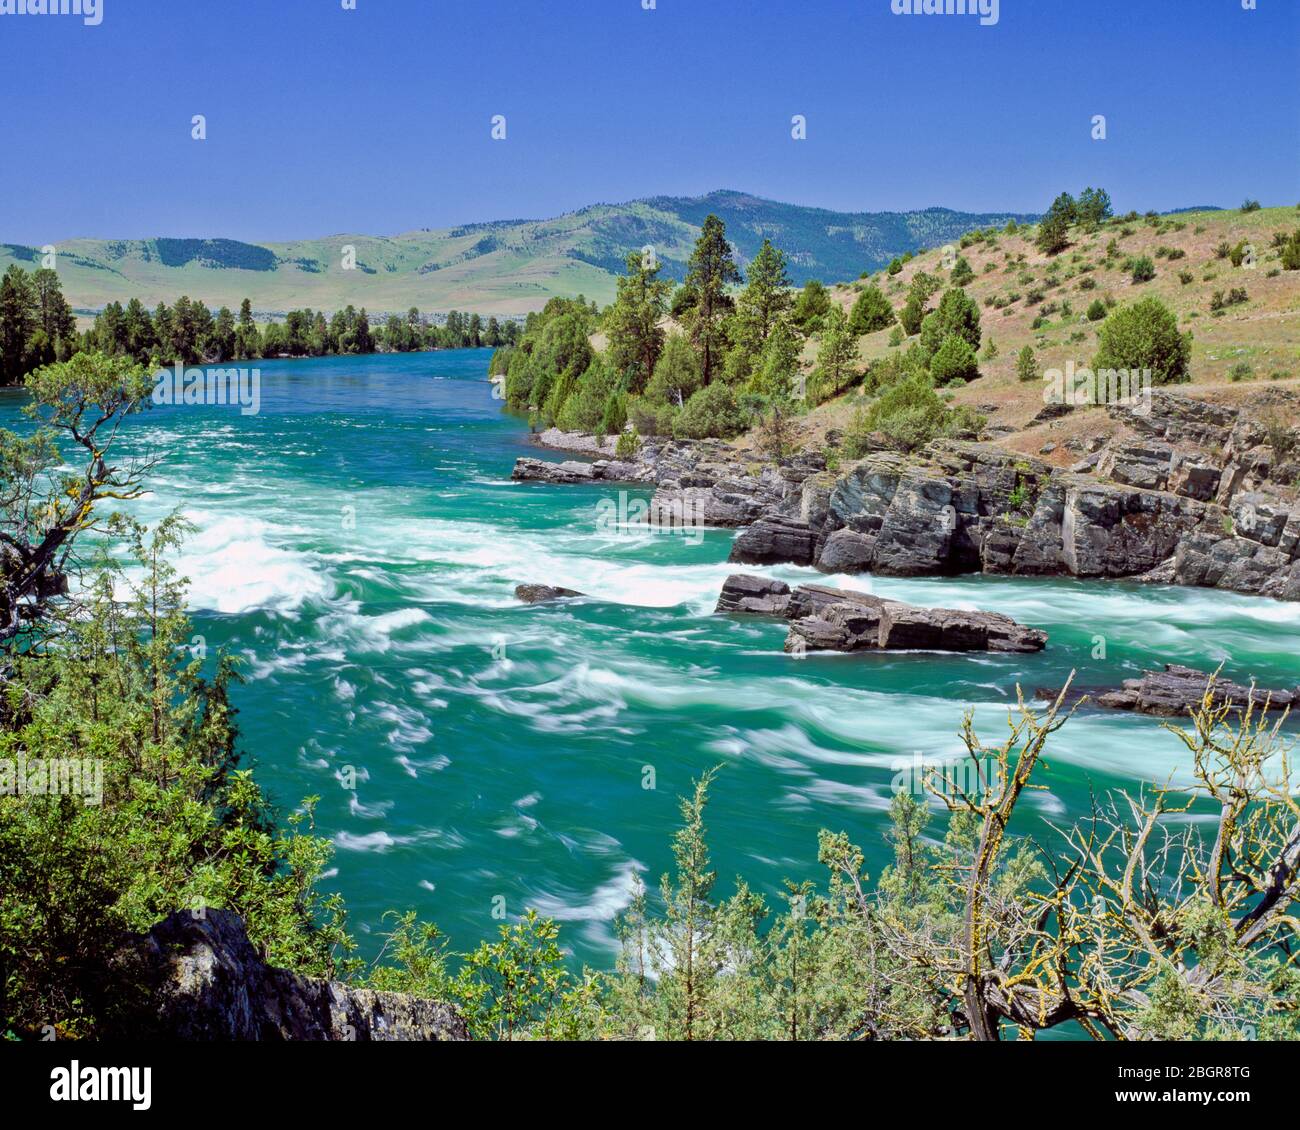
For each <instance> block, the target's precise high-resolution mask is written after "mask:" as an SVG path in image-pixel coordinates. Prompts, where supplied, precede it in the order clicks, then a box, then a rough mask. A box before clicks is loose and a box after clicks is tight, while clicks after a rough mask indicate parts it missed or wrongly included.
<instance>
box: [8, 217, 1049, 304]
mask: <svg viewBox="0 0 1300 1130" xmlns="http://www.w3.org/2000/svg"><path fill="white" fill-rule="evenodd" d="M710 212H716V213H717V214H718V215H719V216H721V217H722V219H723V220H724V221H726V224H727V231H728V234H729V236H730V237H731V240H732V241H733V243H734V244H735V246H736V251H737V257H738V259H739V261H740V263H741V265H742V267H743V265H744V264H745V263H746V262H747V261H748V260H749V259H750V258H751V257H752V256H753V255H754V254H755V253H756V252H757V250H758V248H759V246H760V244H761V243H762V241H763V239H764V238H769V239H771V240H772V241H773V242H774V243H776V244H777V245H778V246H779V247H781V249H782V250H783V251H785V252H786V254H787V256H788V258H789V262H790V274H791V277H792V279H793V280H794V281H795V282H796V283H799V284H802V283H803V282H805V281H807V280H808V279H810V278H820V279H823V280H824V281H827V282H834V281H846V280H849V279H854V278H856V277H857V276H858V275H860V274H861V273H862V272H864V271H871V270H875V269H877V268H879V267H881V266H883V265H884V264H885V263H887V262H888V261H889V260H890V259H892V258H893V257H894V256H895V255H898V254H901V253H902V252H904V251H913V250H916V249H918V248H921V247H929V246H934V245H935V244H938V243H943V242H946V241H948V240H952V239H956V238H957V237H959V236H960V235H961V234H962V233H963V232H966V231H969V230H970V229H972V228H975V227H982V226H986V225H989V224H1002V223H1005V222H1006V220H1007V219H1008V218H1010V217H1011V215H1012V214H1011V213H996V214H993V213H970V212H954V211H951V210H949V209H946V208H929V209H926V210H924V211H916V212H833V211H829V210H827V209H823V208H806V207H802V206H800V205H795V204H782V203H778V202H776V201H772V200H764V199H762V198H761V197H757V196H750V195H746V194H744V193H739V192H714V193H710V194H709V195H708V196H700V197H690V198H686V197H655V198H652V199H648V200H639V201H633V202H631V203H627V204H596V205H593V206H591V207H588V208H583V209H582V210H580V211H578V212H573V213H570V214H568V215H564V216H558V217H555V218H554V219H549V220H503V221H496V222H492V223H481V224H468V225H465V226H463V227H456V228H447V229H442V230H437V231H430V230H422V231H413V232H405V233H403V234H401V235H394V236H367V235H348V234H340V235H334V236H328V237H325V238H321V239H310V240H297V241H293V242H289V243H267V244H250V243H241V242H239V241H236V240H230V239H215V238H214V239H162V238H160V239H147V240H98V239H69V240H66V241H64V242H61V243H59V244H57V248H58V251H59V255H60V258H59V276H60V279H61V281H62V284H63V290H64V293H65V295H66V296H67V298H68V301H69V302H71V303H72V305H73V307H74V308H75V309H77V310H79V311H89V310H98V309H100V308H102V307H103V306H104V305H105V303H108V302H111V301H114V300H119V301H126V300H127V299H129V298H133V297H134V298H139V299H141V300H142V301H143V302H145V303H146V304H147V305H150V306H152V305H154V304H156V303H158V302H159V301H167V302H171V301H173V300H174V299H175V298H176V297H177V296H178V295H181V294H188V295H189V296H190V297H192V298H197V299H201V300H202V301H204V302H205V303H207V304H208V305H209V306H210V307H214V308H215V307H217V306H221V305H227V306H232V307H233V306H234V305H235V304H237V303H238V302H239V301H240V300H241V299H243V298H245V297H247V298H249V299H251V300H252V303H253V306H254V308H255V309H256V310H257V311H258V312H259V313H262V314H276V313H283V312H284V311H286V310H289V309H295V308H299V307H303V306H310V307H314V308H318V309H326V310H334V309H339V308H341V307H343V306H345V305H347V304H348V303H353V304H355V305H357V306H365V307H367V308H368V309H369V310H370V311H371V312H372V313H381V312H387V311H405V310H406V309H407V308H409V307H411V306H418V307H419V308H420V309H422V310H426V311H440V310H442V311H445V310H450V309H462V310H465V309H472V310H476V311H479V312H481V313H484V314H489V313H492V314H522V313H525V312H527V311H529V310H534V309H537V308H539V307H540V306H541V305H542V304H543V303H545V301H546V299H547V298H550V297H551V296H553V295H562V296H567V297H572V296H575V295H578V294H585V295H586V296H587V297H589V298H595V299H597V300H599V301H601V302H607V301H609V300H610V299H611V298H612V297H613V294H614V278H615V276H616V275H618V274H621V273H622V271H623V263H624V259H625V258H626V256H627V253H628V252H629V251H632V250H635V249H639V248H641V247H643V246H645V245H646V244H653V245H654V247H655V249H656V251H657V253H658V255H659V257H660V259H661V260H662V262H663V263H664V266H665V273H666V274H668V275H670V276H672V277H674V278H681V277H683V275H684V274H685V267H686V261H687V259H688V257H689V256H690V251H691V247H692V245H693V244H694V242H695V239H696V236H697V235H698V234H699V224H700V223H701V222H702V221H703V219H704V217H705V216H707V215H708V214H709V213H710ZM1015 218H1016V219H1018V220H1024V219H1030V218H1032V217H1027V216H1024V215H1019V214H1017V215H1016V217H1015ZM345 246H352V247H354V248H355V249H356V269H355V270H344V269H342V256H343V248H344V247H345ZM38 259H39V251H37V250H36V249H35V248H31V247H24V246H21V245H16V244H0V272H3V271H4V270H5V269H7V268H8V266H9V264H10V263H18V264H19V265H21V266H24V267H28V268H30V267H32V266H33V265H37V261H38Z"/></svg>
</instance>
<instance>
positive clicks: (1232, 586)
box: [515, 390, 1300, 600]
mask: <svg viewBox="0 0 1300 1130" xmlns="http://www.w3.org/2000/svg"><path fill="white" fill-rule="evenodd" d="M1284 392H1285V390H1269V392H1268V393H1265V394H1261V397H1260V399H1265V398H1266V397H1267V396H1268V395H1272V396H1273V399H1277V398H1278V397H1279V396H1281V395H1282V394H1283V393H1284ZM1270 403H1271V401H1270ZM1279 403H1280V401H1279ZM1049 407H1050V406H1049ZM1106 411H1107V412H1108V413H1109V414H1110V416H1111V417H1112V420H1113V422H1112V423H1109V424H1107V425H1106V426H1107V428H1109V430H1110V431H1111V432H1116V433H1117V434H1115V435H1111V436H1109V438H1107V437H1095V439H1096V442H1095V443H1094V444H1093V445H1091V446H1092V447H1093V448H1094V451H1093V454H1092V455H1090V456H1089V458H1088V459H1086V460H1084V461H1082V462H1080V463H1078V464H1076V466H1075V467H1074V468H1072V469H1071V470H1061V469H1059V468H1057V467H1054V466H1053V465H1052V464H1050V463H1048V462H1046V461H1044V460H1041V459H1035V458H1030V457H1026V456H1023V455H1019V454H1016V453H1014V452H1009V451H1006V450H1003V449H1001V448H999V447H996V446H993V445H991V444H986V443H975V442H970V441H963V440H956V439H943V440H937V441H935V442H934V443H932V444H930V445H929V446H928V447H927V448H925V449H924V450H923V451H921V452H919V453H917V454H915V455H911V456H905V455H901V454H899V453H897V452H890V451H877V452H873V453H871V454H869V455H868V456H867V457H866V458H864V459H860V460H858V461H856V462H854V463H851V464H848V465H847V466H845V467H843V468H841V469H839V470H838V471H836V472H834V473H832V472H830V471H828V470H827V469H826V464H825V460H824V458H823V457H822V456H821V455H819V454H816V453H805V454H802V455H799V456H796V457H794V458H791V459H786V460H783V461H782V462H781V463H780V464H778V465H772V464H770V463H766V464H761V465H748V464H745V463H742V462H741V460H740V457H739V456H738V455H737V453H736V451H735V450H734V449H732V448H731V447H729V446H727V445H726V444H722V443H719V442H716V441H699V442H691V443H682V442H677V441H670V440H654V441H645V442H644V443H643V444H642V447H641V449H640V450H639V451H638V453H637V457H636V461H635V462H634V463H632V464H621V465H619V464H614V463H612V462H610V461H608V460H600V461H597V462H595V463H591V464H578V463H574V462H566V463H559V464H543V463H541V462H540V461H538V460H529V459H521V460H520V461H519V464H518V465H517V466H516V468H515V477H516V478H537V479H543V480H545V481H550V482H591V481H600V480H602V479H603V480H607V481H612V480H613V479H614V478H618V479H619V480H620V481H626V482H646V483H654V484H656V486H657V489H656V492H655V497H654V500H653V501H652V503H651V510H652V512H653V513H658V512H659V511H662V512H663V513H664V514H665V515H667V516H668V517H669V518H670V519H672V520H673V524H678V522H677V520H676V519H675V517H674V516H677V515H686V516H689V518H690V519H691V524H698V525H704V526H722V527H739V528H740V533H739V534H738V536H737V537H736V540H735V542H734V544H733V546H732V550H731V556H730V560H732V561H734V562H736V563H738V564H746V565H772V564H779V563H791V564H797V565H811V566H815V567H816V568H818V569H820V570H821V571H823V572H826V573H831V574H836V573H849V574H852V573H859V572H871V573H876V574H880V575H888V576H901V577H912V576H932V575H939V576H942V575H956V574H961V573H977V572H979V573H989V574H1004V575H1012V576H1072V577H1096V578H1115V579H1118V578H1132V579H1135V580H1143V581H1148V582H1156V581H1159V582H1162V583H1168V584H1183V585H1199V586H1208V587H1214V588H1220V589H1225V590H1230V591H1233V592H1240V593H1247V594H1251V595H1261V596H1270V597H1276V598H1279V599H1282V600H1300V502H1297V500H1296V496H1295V495H1296V492H1295V490H1294V484H1295V482H1296V481H1297V480H1300V466H1294V467H1293V465H1292V464H1290V463H1288V462H1286V461H1285V460H1281V459H1279V458H1278V457H1277V456H1276V453H1275V452H1273V450H1272V448H1271V446H1270V443H1272V442H1276V435H1274V436H1273V440H1271V441H1270V442H1265V441H1266V437H1267V435H1268V434H1269V429H1267V428H1265V427H1264V426H1263V425H1262V424H1261V423H1260V422H1259V420H1258V419H1257V418H1255V417H1254V416H1252V415H1251V414H1249V413H1247V412H1243V411H1242V410H1240V409H1237V408H1231V407H1223V406H1220V405H1214V404H1207V403H1204V402H1202V401H1197V400H1194V399H1192V398H1191V397H1188V396H1185V395H1181V394H1179V393H1174V392H1170V391H1167V390H1157V391H1155V392H1153V393H1152V395H1151V397H1150V400H1149V402H1146V403H1137V404H1115V405H1110V406H1108V407H1107V409H1106ZM1116 423H1117V424H1119V425H1122V426H1121V427H1118V428H1117V427H1116V426H1115V425H1116ZM1272 430H1273V432H1274V433H1275V432H1276V427H1273V429H1272ZM1292 430H1293V431H1295V429H1292ZM1296 441H1297V442H1296V449H1297V450H1300V433H1298V434H1297V435H1296ZM1282 446H1283V449H1285V446H1286V445H1285V444H1283V445H1282ZM1287 475H1290V476H1291V477H1290V479H1287V478H1286V477H1285V476H1287ZM683 524H685V523H683Z"/></svg>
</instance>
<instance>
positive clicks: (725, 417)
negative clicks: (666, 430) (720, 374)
mask: <svg viewBox="0 0 1300 1130" xmlns="http://www.w3.org/2000/svg"><path fill="white" fill-rule="evenodd" d="M744 430H745V416H744V413H742V412H741V410H740V405H739V404H738V403H737V402H736V395H735V393H734V392H733V391H732V390H731V388H730V387H728V386H727V385H724V384H721V383H719V382H717V381H715V382H714V383H713V384H711V385H706V386H705V387H704V388H702V389H700V390H699V392H697V393H694V394H693V395H692V396H691V398H690V399H689V400H688V401H687V402H686V404H685V406H684V407H683V408H682V410H681V412H680V413H679V414H678V416H677V420H676V422H675V424H674V426H673V434H674V435H676V436H677V437H678V438H681V439H707V438H710V437H713V436H717V437H720V438H722V439H730V438H731V437H732V436H737V435H739V434H740V433H741V432H743V431H744Z"/></svg>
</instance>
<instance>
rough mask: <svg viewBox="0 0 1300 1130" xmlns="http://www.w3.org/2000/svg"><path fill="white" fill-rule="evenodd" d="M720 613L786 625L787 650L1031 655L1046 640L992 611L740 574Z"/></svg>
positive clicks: (726, 590) (727, 587)
mask: <svg viewBox="0 0 1300 1130" xmlns="http://www.w3.org/2000/svg"><path fill="white" fill-rule="evenodd" d="M717 611H718V612H721V613H729V614H733V615H734V614H748V615H759V616H782V617H785V618H786V619H788V620H790V631H789V634H788V635H787V636H786V641H785V650H786V651H789V652H792V653H796V654H802V653H804V652H807V651H998V652H1033V651H1041V650H1042V649H1043V648H1044V647H1046V646H1047V634H1046V633H1045V632H1040V631H1038V630H1036V629H1034V628H1026V627H1024V626H1022V625H1021V624H1018V623H1016V621H1014V620H1012V619H1011V618H1010V617H1008V616H1002V615H1000V614H999V613H996V612H962V611H957V610H955V609H949V608H916V607H913V606H912V605H910V604H904V603H902V602H901V601H895V600H882V599H880V598H879V597H876V596H872V595H870V594H869V593H861V592H850V591H847V590H844V589H834V588H829V587H827V586H824V585H801V586H800V587H799V588H796V589H793V590H792V589H791V588H790V586H789V585H786V584H784V583H783V582H781V581H772V580H768V579H766V578H764V577H755V576H753V575H751V574H748V573H737V574H735V575H733V576H731V577H728V578H727V581H726V583H725V584H724V585H723V586H722V593H721V595H720V596H719V598H718V606H717Z"/></svg>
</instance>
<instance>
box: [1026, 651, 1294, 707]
mask: <svg viewBox="0 0 1300 1130" xmlns="http://www.w3.org/2000/svg"><path fill="white" fill-rule="evenodd" d="M1211 685H1212V690H1213V703H1214V705H1215V706H1216V707H1222V706H1232V707H1234V708H1236V709H1238V710H1243V709H1245V707H1246V706H1247V705H1248V704H1250V703H1252V702H1253V703H1254V705H1255V708H1256V709H1259V710H1265V709H1267V710H1289V709H1291V708H1292V707H1295V706H1300V688H1296V689H1294V690H1272V691H1270V690H1264V689H1261V688H1258V687H1254V688H1252V687H1243V686H1241V685H1240V684H1238V683H1234V682H1232V681H1231V680H1229V679H1223V678H1216V677H1215V676H1214V675H1212V674H1209V673H1208V672H1205V671H1196V670H1193V669H1192V668H1191V667H1180V666H1179V665H1178V664H1176V663H1168V664H1166V665H1165V669H1164V670H1163V671H1147V672H1145V673H1144V674H1143V676H1142V678H1140V679H1125V680H1124V685H1123V686H1122V687H1119V688H1117V689H1113V690H1107V689H1105V688H1102V689H1100V690H1096V691H1092V692H1088V691H1087V690H1086V689H1084V688H1078V689H1076V690H1075V691H1074V693H1073V694H1072V695H1071V696H1070V699H1071V700H1072V701H1074V702H1077V701H1079V699H1080V698H1082V697H1083V696H1084V695H1085V694H1088V696H1089V698H1090V699H1091V701H1092V702H1094V703H1095V704H1096V705H1097V706H1103V707H1106V708H1108V709H1111V710H1134V711H1137V712H1138V713H1139V714H1155V715H1159V716H1160V717H1163V718H1175V717H1185V716H1186V715H1188V714H1189V713H1192V712H1194V711H1196V710H1199V709H1200V707H1201V703H1202V702H1203V701H1204V700H1205V692H1206V690H1207V689H1209V688H1211ZM1059 693H1060V692H1059V691H1051V690H1040V691H1039V692H1038V694H1037V697H1038V698H1040V699H1050V700H1055V699H1056V697H1057V695H1059Z"/></svg>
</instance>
